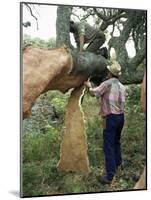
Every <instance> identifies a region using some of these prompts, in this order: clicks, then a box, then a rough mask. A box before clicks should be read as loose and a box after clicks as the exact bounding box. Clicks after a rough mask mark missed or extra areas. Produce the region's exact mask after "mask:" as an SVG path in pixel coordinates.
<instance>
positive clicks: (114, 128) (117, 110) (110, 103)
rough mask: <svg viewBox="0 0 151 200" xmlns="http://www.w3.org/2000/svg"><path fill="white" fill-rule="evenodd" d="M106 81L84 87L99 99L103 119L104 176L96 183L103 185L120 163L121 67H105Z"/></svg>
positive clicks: (107, 181) (123, 95)
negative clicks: (96, 85) (106, 71)
mask: <svg viewBox="0 0 151 200" xmlns="http://www.w3.org/2000/svg"><path fill="white" fill-rule="evenodd" d="M107 69H108V79H107V80H106V81H104V82H103V83H101V84H100V86H98V87H96V88H92V86H91V83H90V82H89V81H87V82H85V85H86V86H87V87H88V88H89V92H90V94H91V95H92V96H96V97H101V110H100V114H101V115H102V117H103V121H104V127H103V148H104V153H105V168H106V175H105V176H99V177H98V181H99V182H101V183H103V184H109V183H111V181H112V179H113V177H114V175H115V173H116V171H117V169H118V167H119V166H120V165H121V163H122V157H121V144H120V138H121V131H122V128H123V125H124V104H125V95H126V90H125V87H124V86H123V85H122V84H121V83H120V81H119V79H118V77H119V75H120V74H121V67H120V65H119V64H118V63H114V64H112V65H111V66H107Z"/></svg>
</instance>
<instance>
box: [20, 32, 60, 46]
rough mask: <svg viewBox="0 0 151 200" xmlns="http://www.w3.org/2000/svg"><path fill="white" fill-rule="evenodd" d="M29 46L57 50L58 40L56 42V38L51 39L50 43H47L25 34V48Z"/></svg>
mask: <svg viewBox="0 0 151 200" xmlns="http://www.w3.org/2000/svg"><path fill="white" fill-rule="evenodd" d="M29 44H30V45H32V46H34V47H39V48H45V49H51V48H55V46H56V40H55V38H50V39H49V40H48V41H45V40H42V39H40V38H38V37H36V38H31V36H29V35H26V34H25V35H24V39H23V46H26V45H29Z"/></svg>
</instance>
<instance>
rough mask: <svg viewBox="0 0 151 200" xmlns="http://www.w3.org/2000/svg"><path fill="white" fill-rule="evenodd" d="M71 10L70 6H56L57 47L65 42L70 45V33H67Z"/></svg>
mask: <svg viewBox="0 0 151 200" xmlns="http://www.w3.org/2000/svg"><path fill="white" fill-rule="evenodd" d="M71 12H72V7H71V6H58V8H57V20H56V34H57V38H56V43H57V47H60V46H62V45H63V44H65V45H66V46H68V47H71V43H70V35H69V21H70V15H71Z"/></svg>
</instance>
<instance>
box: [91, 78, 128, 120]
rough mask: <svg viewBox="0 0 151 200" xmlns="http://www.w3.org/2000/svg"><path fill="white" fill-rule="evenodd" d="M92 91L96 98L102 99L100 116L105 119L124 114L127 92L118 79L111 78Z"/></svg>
mask: <svg viewBox="0 0 151 200" xmlns="http://www.w3.org/2000/svg"><path fill="white" fill-rule="evenodd" d="M91 91H93V92H94V95H95V96H96V97H101V109H100V114H101V115H102V116H103V117H105V116H107V115H109V114H122V113H124V104H125V96H126V90H125V87H124V85H122V84H121V83H120V82H119V80H118V79H117V78H110V79H108V80H106V81H104V82H103V83H102V84H101V85H100V86H98V87H96V88H94V89H92V90H91Z"/></svg>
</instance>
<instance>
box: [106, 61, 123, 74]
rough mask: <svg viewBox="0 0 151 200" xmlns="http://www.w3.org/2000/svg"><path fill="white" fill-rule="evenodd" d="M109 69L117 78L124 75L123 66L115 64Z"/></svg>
mask: <svg viewBox="0 0 151 200" xmlns="http://www.w3.org/2000/svg"><path fill="white" fill-rule="evenodd" d="M107 69H108V70H109V71H110V72H111V73H112V74H113V75H115V76H120V75H121V74H122V73H121V66H120V65H119V64H118V63H117V62H114V63H113V64H112V65H108V66H107Z"/></svg>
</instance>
